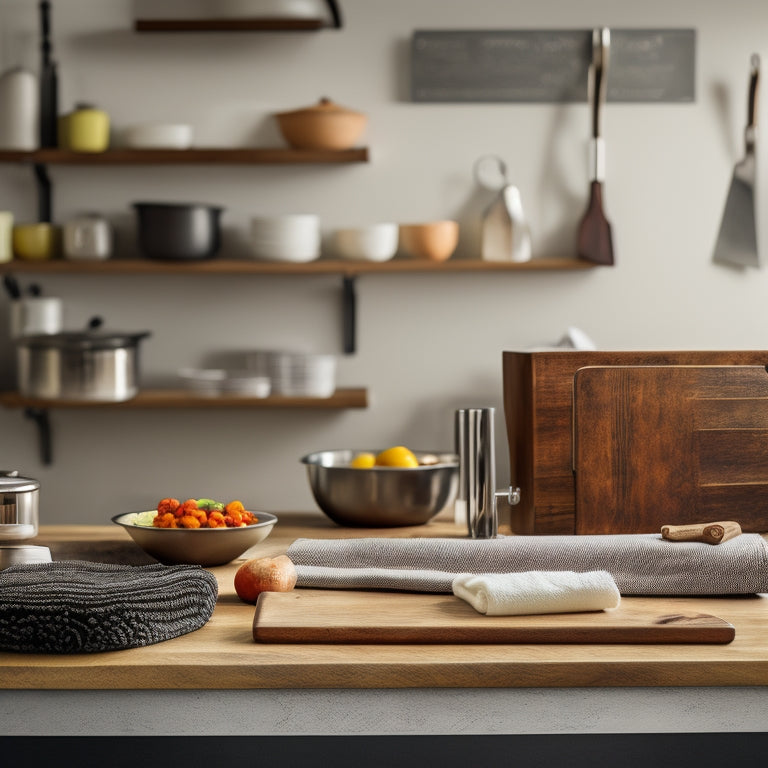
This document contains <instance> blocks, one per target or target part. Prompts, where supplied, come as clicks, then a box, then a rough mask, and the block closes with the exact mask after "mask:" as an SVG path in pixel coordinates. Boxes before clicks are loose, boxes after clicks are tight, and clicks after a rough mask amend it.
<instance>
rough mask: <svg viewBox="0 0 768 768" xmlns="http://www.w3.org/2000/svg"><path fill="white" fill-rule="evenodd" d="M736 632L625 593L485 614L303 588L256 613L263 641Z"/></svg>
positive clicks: (418, 598) (437, 600)
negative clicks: (588, 602) (596, 605)
mask: <svg viewBox="0 0 768 768" xmlns="http://www.w3.org/2000/svg"><path fill="white" fill-rule="evenodd" d="M734 635H735V630H734V627H733V625H731V624H729V623H728V622H726V621H724V620H723V619H720V618H718V617H717V616H711V615H708V614H700V613H696V612H695V611H692V612H690V613H688V614H683V613H678V614H674V615H664V614H663V613H662V612H661V611H660V610H659V607H658V604H657V603H656V602H655V601H654V600H653V598H625V599H624V600H623V601H622V603H621V605H620V606H619V607H618V608H615V609H612V610H609V611H594V612H589V613H560V614H546V615H541V616H484V615H483V614H480V613H478V612H477V611H476V610H475V609H474V608H472V606H470V605H469V604H468V603H466V602H465V601H464V600H461V599H460V598H458V597H455V596H454V595H430V594H412V593H392V592H358V591H354V590H343V591H342V590H316V589H297V590H294V591H293V592H262V594H261V595H259V600H258V602H257V604H256V613H255V615H254V618H253V639H254V640H256V641H257V642H262V643H350V644H360V643H435V644H450V643H464V644H473V643H526V644H528V643H638V644H645V643H729V642H731V640H733V638H734Z"/></svg>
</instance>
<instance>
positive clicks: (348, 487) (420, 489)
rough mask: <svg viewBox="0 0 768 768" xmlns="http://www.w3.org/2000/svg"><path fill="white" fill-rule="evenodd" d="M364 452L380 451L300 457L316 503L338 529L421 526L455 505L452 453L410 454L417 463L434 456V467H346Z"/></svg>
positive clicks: (454, 459)
mask: <svg viewBox="0 0 768 768" xmlns="http://www.w3.org/2000/svg"><path fill="white" fill-rule="evenodd" d="M364 452H365V453H374V454H376V453H378V452H379V451H378V450H370V451H362V450H359V451H351V450H334V451H318V452H316V453H310V454H309V455H307V456H304V457H303V458H302V459H301V461H302V463H304V464H306V466H307V474H308V477H309V485H310V487H311V489H312V494H313V495H314V497H315V501H316V502H317V504H318V506H319V507H320V509H322V510H323V512H325V514H326V515H328V517H330V518H331V520H333V521H334V522H336V523H338V524H339V525H346V526H352V527H357V528H361V527H364V528H393V527H397V526H403V525H422V524H423V523H426V522H428V521H429V520H431V519H432V518H433V517H434V516H435V515H437V514H439V513H440V512H442V511H443V510H444V509H447V508H448V507H449V506H451V505H452V504H453V502H454V501H455V499H456V493H457V491H458V485H459V462H458V457H457V456H456V455H455V454H452V453H434V452H427V451H414V453H415V455H416V458H417V459H419V460H420V461H421V460H422V459H423V458H424V457H436V458H437V463H436V464H429V465H424V466H418V467H413V468H400V467H371V468H370V469H355V468H353V467H350V466H349V463H350V462H351V461H352V459H353V458H354V457H355V456H357V455H358V454H360V453H364Z"/></svg>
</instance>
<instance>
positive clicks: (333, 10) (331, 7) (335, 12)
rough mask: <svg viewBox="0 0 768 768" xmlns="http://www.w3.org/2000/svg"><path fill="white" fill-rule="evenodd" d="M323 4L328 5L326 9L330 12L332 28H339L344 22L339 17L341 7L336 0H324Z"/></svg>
mask: <svg viewBox="0 0 768 768" xmlns="http://www.w3.org/2000/svg"><path fill="white" fill-rule="evenodd" d="M325 4H326V5H327V6H328V11H329V12H330V14H331V20H332V21H333V27H334V29H341V28H342V27H343V26H344V23H343V21H342V19H341V9H340V8H339V4H338V3H337V2H336V0H325Z"/></svg>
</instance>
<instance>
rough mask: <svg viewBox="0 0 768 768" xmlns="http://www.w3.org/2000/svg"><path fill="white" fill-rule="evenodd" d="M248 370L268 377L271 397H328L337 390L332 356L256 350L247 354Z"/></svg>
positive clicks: (334, 359)
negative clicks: (272, 395)
mask: <svg viewBox="0 0 768 768" xmlns="http://www.w3.org/2000/svg"><path fill="white" fill-rule="evenodd" d="M248 368H249V369H250V370H252V371H254V373H255V374H257V375H265V374H266V375H268V377H269V380H270V382H271V386H272V394H274V395H283V396H284V397H330V396H331V395H333V393H334V392H335V391H336V357H335V355H320V354H312V353H309V352H292V351H283V350H256V351H254V352H251V353H250V354H249V355H248Z"/></svg>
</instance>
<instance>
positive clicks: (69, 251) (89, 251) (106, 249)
mask: <svg viewBox="0 0 768 768" xmlns="http://www.w3.org/2000/svg"><path fill="white" fill-rule="evenodd" d="M111 255H112V227H111V226H110V224H109V222H108V221H107V220H106V219H104V218H102V217H101V216H97V215H95V214H93V215H90V216H82V217H80V218H77V219H72V220H70V221H68V222H66V223H65V224H64V256H65V258H67V259H108V258H109V257H110V256H111Z"/></svg>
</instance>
